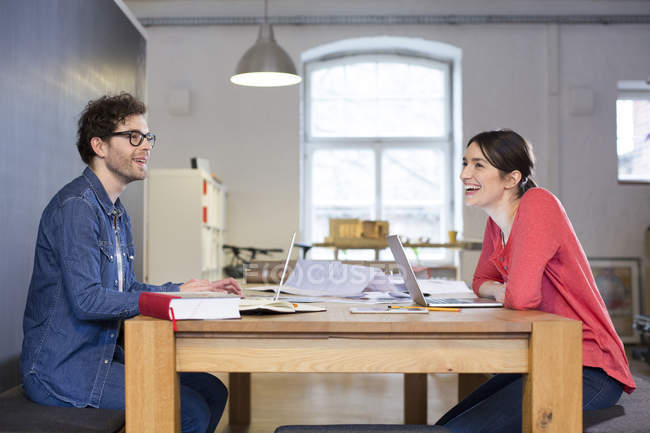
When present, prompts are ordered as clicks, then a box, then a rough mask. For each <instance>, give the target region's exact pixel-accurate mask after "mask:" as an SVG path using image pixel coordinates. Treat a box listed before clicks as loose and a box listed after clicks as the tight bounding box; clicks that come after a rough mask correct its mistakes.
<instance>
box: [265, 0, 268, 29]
mask: <svg viewBox="0 0 650 433" xmlns="http://www.w3.org/2000/svg"><path fill="white" fill-rule="evenodd" d="M268 7H269V1H268V0H264V24H268V20H267V15H268Z"/></svg>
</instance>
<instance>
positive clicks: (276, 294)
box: [273, 232, 296, 302]
mask: <svg viewBox="0 0 650 433" xmlns="http://www.w3.org/2000/svg"><path fill="white" fill-rule="evenodd" d="M295 242H296V232H293V236H291V243H290V244H289V252H288V253H287V260H285V262H284V268H282V277H280V284H279V285H278V288H277V290H276V291H275V296H274V297H273V301H274V302H275V301H277V300H278V298H279V297H280V292H281V291H282V286H284V276H285V275H286V274H287V267H288V266H289V259H291V251H292V250H293V244H294V243H295Z"/></svg>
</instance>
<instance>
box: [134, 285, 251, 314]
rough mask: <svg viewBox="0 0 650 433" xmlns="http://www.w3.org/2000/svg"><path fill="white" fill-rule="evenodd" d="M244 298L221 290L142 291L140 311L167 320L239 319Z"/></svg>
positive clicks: (139, 302) (139, 304)
mask: <svg viewBox="0 0 650 433" xmlns="http://www.w3.org/2000/svg"><path fill="white" fill-rule="evenodd" d="M240 301H241V298H240V297H239V296H237V295H231V294H227V293H221V292H143V293H141V294H140V298H139V300H138V307H139V308H140V314H144V315H145V316H151V317H156V318H158V319H165V320H192V319H207V320H214V319H238V318H239V317H240V316H239V303H240Z"/></svg>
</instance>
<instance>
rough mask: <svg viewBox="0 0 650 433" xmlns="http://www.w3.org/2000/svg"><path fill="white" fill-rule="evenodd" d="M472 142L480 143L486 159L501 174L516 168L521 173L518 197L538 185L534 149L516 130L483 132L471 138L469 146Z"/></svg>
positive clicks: (503, 174)
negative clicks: (535, 176) (535, 179)
mask: <svg viewBox="0 0 650 433" xmlns="http://www.w3.org/2000/svg"><path fill="white" fill-rule="evenodd" d="M472 143H476V144H478V146H479V147H480V148H481V152H483V156H485V159H487V160H488V162H489V163H490V164H492V165H493V166H494V167H496V168H498V169H499V170H500V171H501V176H505V175H506V174H507V173H511V172H513V171H515V170H518V171H519V172H520V173H521V180H520V181H519V185H517V186H518V188H517V197H519V198H521V196H522V195H524V193H525V192H526V191H528V190H529V189H530V188H533V187H536V186H537V184H536V183H535V181H534V180H533V179H532V176H533V174H534V168H535V156H534V155H533V149H532V147H531V146H530V144H529V143H528V142H527V141H526V140H525V139H524V138H523V137H522V136H521V135H519V134H517V133H516V132H515V131H512V130H510V129H500V130H498V131H485V132H481V133H479V134H476V135H475V136H474V137H472V138H470V139H469V141H468V142H467V147H469V145H470V144H472Z"/></svg>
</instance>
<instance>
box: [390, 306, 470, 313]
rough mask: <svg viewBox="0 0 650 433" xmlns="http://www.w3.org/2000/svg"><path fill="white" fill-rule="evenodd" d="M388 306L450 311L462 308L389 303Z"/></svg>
mask: <svg viewBox="0 0 650 433" xmlns="http://www.w3.org/2000/svg"><path fill="white" fill-rule="evenodd" d="M388 308H426V309H427V310H429V311H450V312H458V311H460V308H455V307H416V306H407V305H389V306H388Z"/></svg>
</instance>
